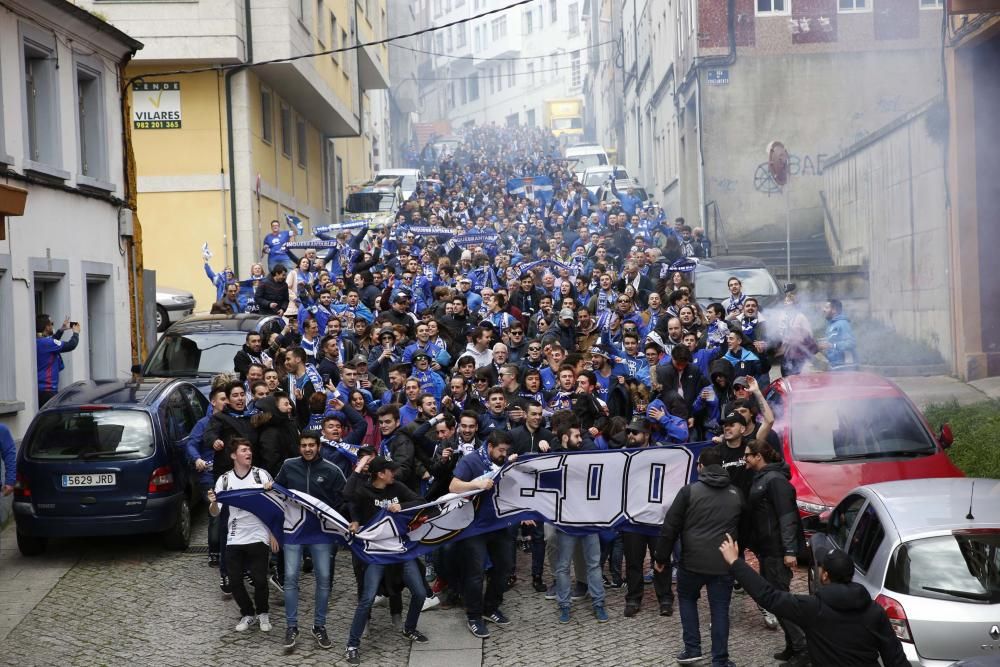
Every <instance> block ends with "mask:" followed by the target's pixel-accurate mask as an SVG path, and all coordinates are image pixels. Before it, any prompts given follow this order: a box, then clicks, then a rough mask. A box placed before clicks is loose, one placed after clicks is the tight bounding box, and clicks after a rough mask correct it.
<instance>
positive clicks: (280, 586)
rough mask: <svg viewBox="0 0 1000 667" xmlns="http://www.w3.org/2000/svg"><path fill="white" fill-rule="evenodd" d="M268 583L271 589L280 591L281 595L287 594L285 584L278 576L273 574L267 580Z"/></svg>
mask: <svg viewBox="0 0 1000 667" xmlns="http://www.w3.org/2000/svg"><path fill="white" fill-rule="evenodd" d="M267 583H269V584H271V588H273V589H274V590H276V591H278V592H279V593H284V592H285V584H284V582H283V581H281V579H278V575H276V574H272V575H271V576H270V577H268V578H267Z"/></svg>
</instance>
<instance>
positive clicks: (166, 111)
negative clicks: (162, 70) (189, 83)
mask: <svg viewBox="0 0 1000 667" xmlns="http://www.w3.org/2000/svg"><path fill="white" fill-rule="evenodd" d="M133 90H134V91H135V92H134V93H133V94H132V127H133V128H135V129H137V130H177V129H180V127H181V84H180V82H178V81H152V82H146V81H137V82H136V83H135V85H134V86H133Z"/></svg>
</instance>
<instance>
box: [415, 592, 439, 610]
mask: <svg viewBox="0 0 1000 667" xmlns="http://www.w3.org/2000/svg"><path fill="white" fill-rule="evenodd" d="M440 605H441V598H439V597H438V596H436V595H432V596H430V597H429V598H424V606H423V607H421V608H420V611H430V610H431V609H434V608H435V607H439V606H440Z"/></svg>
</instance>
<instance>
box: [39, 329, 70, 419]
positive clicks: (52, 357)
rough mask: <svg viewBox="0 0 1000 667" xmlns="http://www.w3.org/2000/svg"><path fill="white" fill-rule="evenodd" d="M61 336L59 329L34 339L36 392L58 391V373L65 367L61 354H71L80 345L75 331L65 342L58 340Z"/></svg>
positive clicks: (61, 332)
mask: <svg viewBox="0 0 1000 667" xmlns="http://www.w3.org/2000/svg"><path fill="white" fill-rule="evenodd" d="M62 334H63V330H62V329H59V330H57V331H56V332H55V333H54V334H52V335H51V336H40V337H38V338H36V339H35V355H36V356H35V359H36V361H37V365H38V391H59V373H61V372H62V369H63V368H65V367H66V364H65V363H63V360H62V353H63V352H72V351H73V350H75V349H76V346H77V345H79V344H80V335H79V334H77V333H76V332H75V331H74V332H73V335H72V336H71V337H70V339H69V340H67V341H63V340H60V338H61V337H62ZM38 407H42V406H38Z"/></svg>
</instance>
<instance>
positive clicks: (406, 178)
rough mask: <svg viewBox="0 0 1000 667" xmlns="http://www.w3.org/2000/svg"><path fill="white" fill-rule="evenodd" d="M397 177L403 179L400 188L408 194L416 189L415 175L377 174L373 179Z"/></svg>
mask: <svg viewBox="0 0 1000 667" xmlns="http://www.w3.org/2000/svg"><path fill="white" fill-rule="evenodd" d="M399 177H402V179H403V181H402V183H401V184H400V187H402V188H403V189H404V190H406V191H407V192H410V191H411V190H416V189H417V177H416V175H415V174H379V175H378V176H376V177H375V178H376V179H379V178H399Z"/></svg>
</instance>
